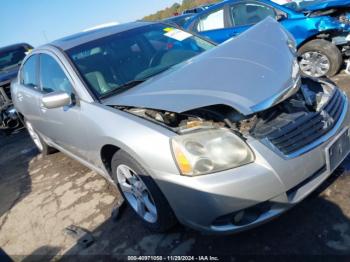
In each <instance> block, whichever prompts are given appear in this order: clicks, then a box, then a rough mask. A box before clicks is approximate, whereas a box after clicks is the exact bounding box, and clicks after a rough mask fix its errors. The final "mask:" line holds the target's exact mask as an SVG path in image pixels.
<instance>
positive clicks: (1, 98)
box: [0, 43, 33, 133]
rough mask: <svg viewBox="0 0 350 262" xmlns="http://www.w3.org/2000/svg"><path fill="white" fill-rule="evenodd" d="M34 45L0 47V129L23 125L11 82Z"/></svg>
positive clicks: (7, 131)
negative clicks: (15, 104) (14, 99)
mask: <svg viewBox="0 0 350 262" xmlns="http://www.w3.org/2000/svg"><path fill="white" fill-rule="evenodd" d="M31 49H33V47H32V46H31V45H29V44H25V43H22V44H15V45H10V46H6V47H2V48H0V130H1V131H3V132H6V133H9V132H11V131H13V130H14V129H16V128H18V127H19V126H20V125H21V122H20V120H19V119H18V116H17V114H16V110H15V109H14V107H13V105H12V99H11V90H10V83H11V81H12V80H13V79H14V78H16V77H17V73H18V69H19V67H20V64H21V62H22V60H23V59H24V57H25V56H26V54H27V52H28V51H29V50H31Z"/></svg>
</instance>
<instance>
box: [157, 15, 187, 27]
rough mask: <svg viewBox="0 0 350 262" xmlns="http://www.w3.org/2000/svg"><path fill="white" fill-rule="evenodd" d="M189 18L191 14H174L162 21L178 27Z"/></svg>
mask: <svg viewBox="0 0 350 262" xmlns="http://www.w3.org/2000/svg"><path fill="white" fill-rule="evenodd" d="M190 18H192V14H191V15H181V16H175V17H172V18H169V19H166V20H164V22H166V23H175V24H177V25H178V26H180V27H183V26H184V24H185V23H186V22H187V21H188V20H190Z"/></svg>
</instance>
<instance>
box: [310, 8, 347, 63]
mask: <svg viewBox="0 0 350 262" xmlns="http://www.w3.org/2000/svg"><path fill="white" fill-rule="evenodd" d="M306 16H307V17H309V18H319V22H318V23H317V28H318V31H319V32H320V34H319V35H318V36H317V38H322V39H326V40H328V41H330V42H332V43H333V44H335V45H336V46H338V47H339V49H340V51H341V52H342V54H343V55H344V56H346V57H350V7H348V6H341V7H330V8H325V9H321V10H312V11H307V12H306Z"/></svg>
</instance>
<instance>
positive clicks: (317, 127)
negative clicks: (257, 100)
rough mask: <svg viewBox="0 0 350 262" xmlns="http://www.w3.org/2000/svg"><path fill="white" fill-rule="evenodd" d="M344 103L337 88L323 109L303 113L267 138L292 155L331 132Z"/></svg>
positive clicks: (285, 153) (283, 151)
mask: <svg viewBox="0 0 350 262" xmlns="http://www.w3.org/2000/svg"><path fill="white" fill-rule="evenodd" d="M344 103H345V98H344V96H343V95H342V94H341V92H340V91H339V90H338V89H335V91H334V93H333V95H332V97H331V98H330V100H329V102H328V103H327V105H326V106H325V107H324V108H323V110H321V111H320V112H313V113H308V114H302V115H301V116H300V117H298V118H296V119H295V120H293V121H291V122H290V123H288V124H287V125H285V126H282V127H281V128H278V129H276V130H275V131H273V132H272V133H270V134H268V136H267V139H268V140H269V141H270V142H271V143H272V144H273V145H274V146H275V147H276V148H277V149H279V150H280V151H281V152H282V153H283V154H284V155H290V154H292V153H294V152H296V151H298V150H300V149H302V148H304V147H305V146H307V145H308V144H310V143H312V142H314V141H316V140H317V139H318V138H320V137H322V136H323V135H325V134H326V133H327V132H329V131H330V130H331V129H332V128H333V127H334V126H335V125H336V123H337V122H338V121H339V118H340V116H341V113H342V110H343V107H344Z"/></svg>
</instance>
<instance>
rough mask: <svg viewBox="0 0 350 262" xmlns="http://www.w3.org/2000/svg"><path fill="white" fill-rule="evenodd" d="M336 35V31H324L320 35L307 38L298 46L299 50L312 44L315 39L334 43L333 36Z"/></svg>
mask: <svg viewBox="0 0 350 262" xmlns="http://www.w3.org/2000/svg"><path fill="white" fill-rule="evenodd" d="M334 34H336V30H328V31H323V32H320V33H318V34H315V35H312V36H310V37H309V38H306V39H305V40H304V41H303V42H301V43H300V44H299V46H298V49H299V48H300V47H302V46H303V45H305V44H306V43H307V42H310V41H311V40H315V39H323V40H327V41H332V36H333V35H334Z"/></svg>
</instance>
